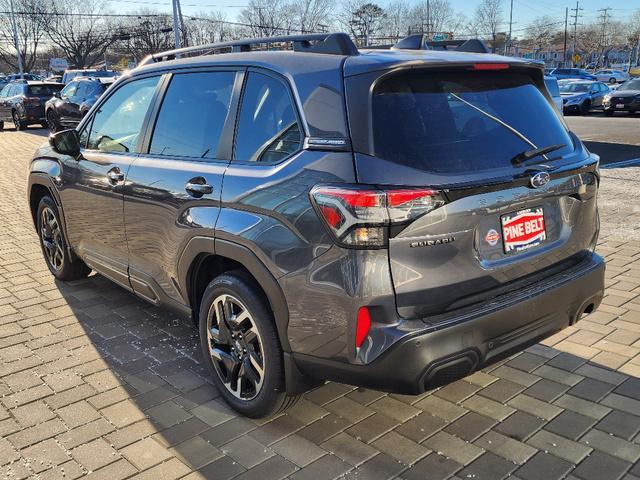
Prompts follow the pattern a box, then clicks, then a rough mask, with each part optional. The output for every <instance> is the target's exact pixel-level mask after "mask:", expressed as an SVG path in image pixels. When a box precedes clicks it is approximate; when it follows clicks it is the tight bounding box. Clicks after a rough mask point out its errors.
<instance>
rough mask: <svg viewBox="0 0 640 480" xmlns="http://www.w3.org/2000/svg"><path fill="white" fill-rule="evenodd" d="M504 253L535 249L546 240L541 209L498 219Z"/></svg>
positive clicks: (520, 211)
mask: <svg viewBox="0 0 640 480" xmlns="http://www.w3.org/2000/svg"><path fill="white" fill-rule="evenodd" d="M500 224H501V225H502V246H503V249H504V253H506V254H513V253H517V252H522V251H524V250H528V249H530V248H533V247H537V246H538V245H540V244H541V243H542V242H544V241H545V240H546V239H547V233H546V229H545V224H544V210H543V208H542V207H537V208H527V209H524V210H519V211H517V212H514V213H509V214H507V215H502V216H501V217H500Z"/></svg>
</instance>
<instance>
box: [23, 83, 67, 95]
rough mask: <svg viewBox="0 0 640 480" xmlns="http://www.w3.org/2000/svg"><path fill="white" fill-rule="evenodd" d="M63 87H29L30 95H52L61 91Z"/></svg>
mask: <svg viewBox="0 0 640 480" xmlns="http://www.w3.org/2000/svg"><path fill="white" fill-rule="evenodd" d="M62 87H64V85H29V94H30V95H53V94H54V93H56V92H59V91H60V90H62Z"/></svg>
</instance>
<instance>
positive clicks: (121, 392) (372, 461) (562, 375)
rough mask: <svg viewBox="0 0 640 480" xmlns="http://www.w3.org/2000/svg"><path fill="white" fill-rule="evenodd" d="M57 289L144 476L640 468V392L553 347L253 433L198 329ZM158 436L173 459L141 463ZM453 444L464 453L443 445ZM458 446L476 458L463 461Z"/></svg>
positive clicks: (118, 439)
mask: <svg viewBox="0 0 640 480" xmlns="http://www.w3.org/2000/svg"><path fill="white" fill-rule="evenodd" d="M57 286H58V288H59V290H60V292H61V293H62V295H63V297H64V299H65V300H66V302H67V304H68V305H69V307H70V308H71V310H72V311H73V314H74V315H75V317H76V318H77V320H78V322H79V323H80V325H81V326H82V328H83V329H84V332H85V335H86V337H88V338H89V339H90V342H91V343H92V344H93V346H94V347H95V349H96V350H97V352H98V354H96V359H95V360H92V362H91V363H95V364H96V367H95V369H91V368H89V369H88V372H86V373H87V374H86V375H85V376H84V377H83V378H84V379H85V380H86V381H87V383H88V384H89V385H90V387H89V388H92V389H95V393H93V395H94V396H92V397H91V399H90V400H89V401H90V402H91V403H92V404H94V405H96V408H99V409H100V411H101V413H102V414H103V415H105V416H107V419H108V420H109V422H110V424H111V425H115V426H116V427H117V429H116V430H113V427H111V430H113V431H111V432H104V434H103V436H104V438H105V439H107V441H108V442H110V444H112V445H113V446H114V448H116V449H117V450H118V451H119V452H120V453H121V454H122V455H124V457H125V458H126V459H127V460H128V461H129V462H131V463H133V464H134V465H135V466H136V467H138V468H139V469H143V468H145V465H149V466H151V465H153V464H156V463H157V461H158V458H160V457H161V458H162V459H163V460H164V461H167V460H168V459H169V458H170V457H171V456H175V457H177V459H179V460H180V461H181V462H182V463H183V464H184V465H186V466H187V467H188V468H189V469H192V470H199V473H200V474H201V475H202V477H204V478H213V479H222V478H231V477H233V476H235V475H238V474H241V473H242V472H244V471H246V470H248V469H256V470H257V471H256V472H252V473H255V474H257V473H258V471H260V469H261V468H265V469H267V470H268V468H267V465H268V467H269V468H275V469H276V470H277V471H278V472H280V473H281V474H282V475H284V476H288V475H291V476H292V477H293V478H297V475H296V472H297V471H299V470H300V469H303V472H300V475H302V477H304V478H320V477H318V476H317V475H322V473H323V471H324V469H326V468H330V469H331V471H332V472H333V473H340V472H341V473H344V474H346V478H351V479H354V480H355V479H363V478H367V479H369V478H378V477H379V476H380V473H381V472H379V471H378V470H379V469H382V470H383V473H384V478H393V477H395V476H396V475H402V477H403V478H407V479H418V478H426V476H428V475H430V472H431V471H432V470H433V468H435V466H438V465H439V466H440V467H442V468H446V469H447V473H448V475H453V474H455V473H458V475H460V476H461V478H462V477H465V478H466V477H476V476H477V475H480V476H481V475H482V472H483V470H482V469H483V468H486V465H484V463H486V462H490V463H492V462H495V463H496V468H498V467H499V468H500V469H504V472H503V471H502V470H501V473H504V474H509V473H514V474H515V475H523V476H522V478H533V477H535V476H536V473H535V471H534V470H535V469H536V468H539V466H536V465H538V463H539V462H538V463H537V461H538V460H539V461H543V460H544V459H549V458H551V459H553V458H555V459H556V460H555V462H556V463H557V464H558V465H560V466H561V468H562V469H563V474H564V475H566V474H568V472H570V471H574V472H575V473H576V474H578V475H580V476H581V478H583V477H582V474H584V473H586V472H589V471H591V470H592V469H593V468H598V466H597V465H594V464H595V463H596V462H601V461H603V458H605V459H610V463H608V464H607V465H609V466H608V468H613V469H616V472H615V473H616V475H617V474H620V475H621V474H623V473H624V472H626V471H629V470H630V469H633V468H637V466H636V467H633V464H634V461H636V460H637V459H638V458H640V447H638V446H636V447H635V448H636V449H638V450H639V452H636V450H635V449H634V447H631V446H632V445H633V444H632V443H631V442H633V437H634V436H635V435H637V433H638V430H640V418H639V417H637V416H635V415H637V414H638V412H637V411H635V412H634V411H633V410H634V409H635V408H636V405H638V402H640V380H639V379H637V378H635V377H632V376H628V375H625V374H622V373H619V372H617V371H616V370H612V369H609V368H607V367H603V366H602V365H599V364H597V363H593V362H590V361H587V360H585V359H583V358H581V357H579V356H575V355H573V354H569V353H565V352H561V351H559V350H556V349H554V348H551V347H546V346H543V345H535V346H533V347H531V348H530V349H528V351H527V352H525V353H523V354H520V355H518V356H515V357H512V358H509V359H506V360H504V361H502V362H499V363H498V364H494V365H491V366H490V367H489V368H487V369H486V370H484V373H478V374H475V375H473V376H471V377H467V378H465V379H463V380H459V381H457V382H455V383H453V384H451V385H449V386H446V387H443V388H441V389H439V390H437V391H432V392H427V393H425V394H422V395H420V396H402V395H386V394H383V393H381V392H375V391H370V390H364V389H355V388H353V387H349V386H346V385H340V384H336V383H333V384H332V383H328V384H326V385H324V386H322V387H319V388H317V389H315V390H313V391H312V392H309V393H307V394H306V395H305V399H304V400H303V401H301V402H300V403H299V404H298V405H297V406H296V407H295V408H294V409H293V410H292V411H290V412H289V413H287V414H284V415H281V416H279V417H277V418H275V419H263V420H256V421H253V420H248V419H245V418H242V417H238V416H237V415H236V414H235V413H234V412H233V411H232V410H230V409H229V408H228V407H227V406H226V405H225V404H224V402H223V401H222V399H221V398H219V394H218V392H217V390H216V388H215V387H214V386H212V385H211V384H209V381H208V373H207V372H206V370H205V368H204V366H203V365H202V364H201V363H200V361H199V359H200V351H199V343H198V336H197V335H198V334H197V330H196V329H195V328H194V327H193V325H191V322H190V320H188V319H180V318H178V317H176V316H174V315H173V314H171V313H169V312H167V311H166V310H165V309H160V308H156V307H153V306H151V305H149V304H147V303H146V302H144V301H142V300H139V299H138V298H137V297H135V296H134V295H133V294H130V293H128V292H126V291H124V290H123V289H121V288H120V287H118V286H115V285H114V284H112V283H111V282H110V281H108V280H107V279H105V278H103V277H101V276H100V275H92V276H91V277H89V278H88V279H86V280H82V281H78V282H73V283H61V282H57ZM87 344H88V342H87ZM87 346H88V345H87ZM102 362H105V363H106V366H107V367H108V368H107V369H106V370H105V369H104V368H105V363H102ZM83 367H84V366H82V365H81V366H79V367H78V368H80V369H82V368H83ZM101 368H102V369H101ZM93 370H95V373H90V372H92V371H93ZM485 373H489V375H486V374H485ZM556 417H557V419H556ZM543 427H544V430H543ZM595 429H597V430H595ZM392 430H393V432H392ZM390 432H391V433H390ZM441 432H443V433H441ZM549 432H553V433H549ZM345 433H346V434H347V435H345ZM397 434H401V435H402V436H401V437H400V436H398V435H397ZM554 435H559V436H554ZM610 435H613V436H616V440H617V441H624V442H625V445H629V446H630V450H629V451H625V456H626V457H625V458H626V460H623V459H621V458H618V457H612V456H610V455H609V454H608V453H601V452H602V451H603V449H604V450H605V451H606V449H607V448H608V447H607V441H608V439H609V438H610ZM149 436H151V438H152V439H154V440H155V441H157V442H158V443H159V444H160V445H161V446H163V447H165V449H167V450H162V451H158V445H157V444H155V443H152V444H149V448H150V451H149V452H145V451H144V450H141V449H140V441H141V440H142V439H143V438H145V437H149ZM451 436H453V437H457V439H458V440H452V441H451V442H450V444H449V443H447V442H445V441H444V440H445V439H446V438H453V437H451ZM285 438H286V440H284V439H285ZM603 438H604V439H605V440H606V441H604V440H602V439H603ZM611 438H613V437H611ZM397 439H404V440H406V439H409V440H406V441H407V442H408V441H410V442H411V445H413V447H412V448H413V450H411V451H410V452H409V453H407V451H406V450H407V448H408V447H407V446H406V445H405V446H400V445H396V444H395V442H396V441H397ZM509 439H511V440H509ZM63 440H64V439H63ZM558 440H560V441H558ZM145 441H146V440H145ZM511 441H517V442H523V443H517V444H514V445H518V449H516V450H517V452H518V453H517V455H514V456H513V458H509V460H511V461H510V462H507V461H505V460H503V459H501V458H502V457H501V456H504V455H507V456H510V455H511V454H510V453H509V449H506V450H505V449H503V448H502V447H501V445H502V443H504V442H511ZM567 442H570V444H571V445H573V447H572V448H575V453H572V456H571V457H570V458H572V459H574V460H573V461H567V459H565V460H562V458H563V457H566V453H565V452H564V451H563V448H565V447H566V445H565V443H567ZM574 442H575V443H574ZM603 442H604V443H603ZM458 443H459V444H460V445H466V447H465V452H464V453H465V454H464V455H463V454H462V453H461V452H458V451H456V448H458V447H456V446H457V445H458ZM352 444H354V445H355V444H357V445H360V446H359V447H358V446H357V445H355V446H354V445H352ZM365 444H366V445H365ZM563 445H565V446H564V447H563ZM611 445H613V444H611ZM152 446H153V447H154V448H155V450H154V449H152V448H151V447H152ZM356 447H357V448H356ZM594 448H595V449H596V450H600V452H598V455H599V456H598V455H596V456H593V455H592V454H593V453H594V451H593V449H594ZM354 449H355V450H354ZM482 449H484V450H485V451H486V452H487V453H484V454H483V453H482V451H483V450H482ZM466 450H471V451H470V452H467V451H466ZM379 452H382V453H379ZM436 452H438V453H436ZM489 452H492V453H489ZM543 452H548V453H549V454H552V455H556V457H549V456H548V455H547V453H543ZM330 453H331V454H330ZM360 454H362V455H363V456H362V458H360V457H359V455H360ZM494 454H495V455H494ZM138 455H142V457H141V458H138V457H137V456H138ZM145 455H147V457H148V458H147V457H145ZM476 455H480V456H479V457H478V456H476ZM496 455H497V456H496ZM156 456H159V457H158V458H154V457H156ZM603 456H604V457H603ZM636 456H637V457H638V458H636ZM485 457H486V458H485ZM538 457H540V458H538ZM543 457H544V458H543ZM474 459H476V460H474ZM482 459H484V460H482ZM530 460H534V461H533V463H531V464H529V461H530ZM349 462H351V463H349ZM329 464H330V467H329V466H328V465H329ZM354 464H358V466H357V467H355V466H354ZM161 465H166V464H161ZM483 465H484V466H483ZM576 465H577V468H576ZM531 475H533V477H532V476H531ZM302 477H301V478H302ZM252 478H253V477H252ZM380 478H382V476H380ZM584 478H587V477H584ZM616 478H617V477H616Z"/></svg>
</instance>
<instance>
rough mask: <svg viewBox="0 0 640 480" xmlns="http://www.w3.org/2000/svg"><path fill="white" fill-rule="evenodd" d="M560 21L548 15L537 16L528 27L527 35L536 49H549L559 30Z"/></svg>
mask: <svg viewBox="0 0 640 480" xmlns="http://www.w3.org/2000/svg"><path fill="white" fill-rule="evenodd" d="M557 23H558V22H555V21H554V19H553V18H552V17H550V16H548V15H544V16H541V17H536V18H534V19H533V21H532V22H531V23H530V24H529V26H528V27H527V29H526V36H527V38H528V39H529V40H530V41H531V44H532V47H533V48H534V49H536V50H540V51H545V50H547V49H548V48H549V47H550V46H551V44H552V43H553V41H554V38H555V36H556V33H557V32H558V25H557Z"/></svg>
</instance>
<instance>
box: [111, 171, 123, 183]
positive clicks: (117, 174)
mask: <svg viewBox="0 0 640 480" xmlns="http://www.w3.org/2000/svg"><path fill="white" fill-rule="evenodd" d="M107 178H108V179H109V181H110V182H111V183H119V182H122V181H123V180H124V173H122V172H121V171H120V170H117V169H114V170H109V171H108V172H107Z"/></svg>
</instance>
